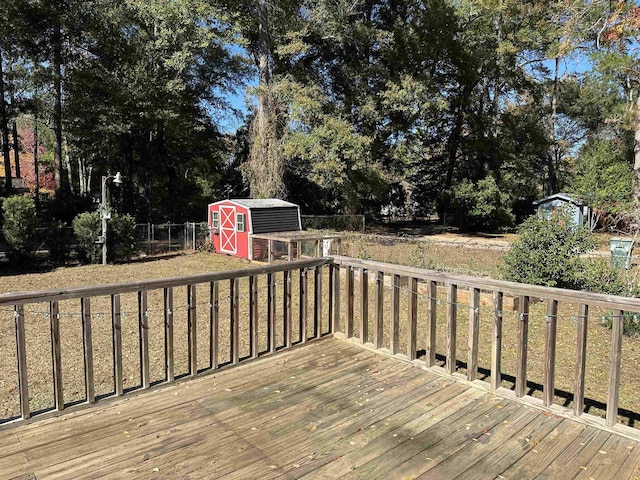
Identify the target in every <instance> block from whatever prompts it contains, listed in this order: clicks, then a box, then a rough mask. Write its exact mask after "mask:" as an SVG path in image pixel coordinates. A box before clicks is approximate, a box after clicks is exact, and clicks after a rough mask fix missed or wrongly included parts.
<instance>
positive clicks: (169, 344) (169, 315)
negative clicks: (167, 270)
mask: <svg viewBox="0 0 640 480" xmlns="http://www.w3.org/2000/svg"><path fill="white" fill-rule="evenodd" d="M164 366H165V372H166V374H165V375H166V377H167V382H173V379H174V375H175V369H174V356H173V287H167V288H165V289H164Z"/></svg>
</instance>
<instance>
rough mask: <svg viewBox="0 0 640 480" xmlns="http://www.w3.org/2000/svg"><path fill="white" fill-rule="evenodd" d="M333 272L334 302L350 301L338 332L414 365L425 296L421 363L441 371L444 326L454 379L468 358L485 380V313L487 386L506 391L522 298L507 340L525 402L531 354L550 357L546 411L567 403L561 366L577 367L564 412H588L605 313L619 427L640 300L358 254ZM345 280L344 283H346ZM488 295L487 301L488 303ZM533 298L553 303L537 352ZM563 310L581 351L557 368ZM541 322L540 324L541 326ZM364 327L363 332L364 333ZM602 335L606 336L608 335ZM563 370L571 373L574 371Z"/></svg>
mask: <svg viewBox="0 0 640 480" xmlns="http://www.w3.org/2000/svg"><path fill="white" fill-rule="evenodd" d="M332 269H333V272H334V276H335V278H334V282H333V285H334V290H333V295H332V298H333V302H334V304H339V303H340V294H341V289H343V290H344V292H345V294H344V295H345V297H346V301H344V302H343V308H342V309H340V308H335V307H334V309H333V312H334V317H333V319H332V322H333V327H332V329H333V331H334V332H344V334H345V335H346V337H348V338H355V339H357V340H359V341H361V342H363V343H369V344H370V346H371V347H373V348H376V349H386V350H388V352H389V353H391V354H396V355H400V356H402V357H404V358H406V359H408V360H412V361H413V360H415V359H416V356H417V347H418V345H417V343H416V338H417V336H418V335H417V334H418V323H419V322H418V318H419V317H418V315H419V312H418V308H417V307H418V298H420V299H422V300H423V302H422V303H424V307H423V308H424V310H423V312H420V315H421V320H422V323H421V325H422V328H424V329H426V332H420V333H421V334H423V335H424V337H425V344H424V346H422V347H423V348H424V359H423V360H420V361H421V362H422V361H424V364H426V366H427V367H434V366H436V364H437V363H436V333H437V329H438V328H440V329H442V328H443V327H444V330H445V332H444V333H445V338H444V343H445V345H444V352H443V353H444V360H443V366H444V372H445V373H446V374H449V375H452V374H454V373H456V371H457V370H458V369H459V368H460V366H461V365H462V366H464V362H465V361H466V379H467V380H469V381H477V380H478V368H479V367H478V352H479V347H480V345H481V342H480V338H479V331H480V328H479V327H480V321H481V312H482V313H483V317H482V320H483V325H484V326H486V325H487V323H489V324H490V337H491V345H490V352H491V355H490V369H489V370H490V373H489V374H490V383H489V384H488V385H487V387H488V388H490V389H493V390H497V389H498V388H501V385H502V374H503V372H504V367H503V364H502V360H503V352H504V350H505V338H504V337H503V317H504V316H505V314H506V313H507V310H506V308H505V306H504V301H505V299H506V298H507V296H509V297H511V298H514V297H515V301H512V307H511V308H512V309H513V310H514V311H513V313H514V314H515V315H517V333H516V337H515V338H508V339H507V343H510V344H513V343H515V349H516V358H515V372H514V373H515V386H514V387H515V388H514V390H515V396H516V397H525V396H526V394H527V392H528V389H529V387H530V385H528V379H529V377H528V371H527V370H528V367H529V364H530V360H531V359H530V358H529V354H532V355H536V356H539V357H541V356H543V359H542V360H543V365H544V372H543V379H542V390H543V391H542V404H543V405H544V406H546V407H552V406H556V407H557V406H559V405H557V404H556V402H555V395H556V394H557V393H558V391H557V389H556V372H557V369H558V368H562V369H564V370H566V369H567V368H572V369H573V378H574V381H573V389H572V392H569V393H572V394H573V408H572V410H568V409H563V411H564V412H565V413H570V414H573V415H574V416H582V415H584V411H585V374H586V362H587V357H588V355H589V354H590V352H589V351H588V349H587V338H588V337H587V330H588V328H587V327H588V325H589V322H588V319H589V316H590V315H592V318H593V319H595V317H596V316H595V315H593V314H592V313H591V312H592V310H593V311H595V310H596V309H597V311H598V313H600V314H601V315H600V318H601V319H604V320H608V321H609V322H610V323H611V332H610V339H609V340H608V341H609V343H610V348H609V358H608V367H607V368H606V370H607V372H606V374H605V376H606V379H607V380H606V382H607V384H606V425H607V426H609V427H612V426H614V425H616V424H617V422H618V413H619V412H618V406H619V399H620V382H621V358H622V345H623V325H624V319H625V318H632V319H634V320H635V321H637V318H638V316H640V315H638V314H637V313H636V312H640V299H635V298H626V297H617V296H611V295H602V294H594V293H589V292H581V291H573V290H565V289H559V288H549V287H542V286H533V285H524V284H518V283H512V282H505V281H498V280H492V279H488V278H478V277H467V276H461V275H454V274H449V273H444V272H436V271H428V270H421V269H417V268H411V267H404V266H399V265H392V264H386V263H380V262H373V261H366V260H358V259H354V258H350V257H335V258H334V265H333V267H332ZM341 278H342V281H340V279H341ZM356 283H358V284H359V288H358V289H357V291H354V290H355V289H354V285H355V284H356ZM370 290H372V291H373V292H374V298H373V299H370V298H369V297H370ZM385 290H390V292H389V295H387V296H386V297H387V298H388V301H389V306H388V308H385V305H384V302H385V300H384V299H385ZM443 290H444V291H443ZM481 293H482V295H483V297H484V298H485V301H483V302H482V305H481ZM460 294H464V296H465V299H466V298H468V301H464V302H462V301H460V300H459V296H460ZM401 296H403V297H405V298H404V300H403V301H404V302H405V306H404V308H402V313H403V316H404V315H406V325H405V323H403V324H402V325H401V322H400V319H401V308H400V300H401ZM354 300H355V301H357V302H358V303H359V308H358V309H356V308H355V306H354ZM532 300H535V301H536V303H539V302H545V304H546V307H545V311H544V313H543V314H542V315H543V316H544V350H543V351H535V352H531V347H530V346H529V334H530V316H531V311H530V307H531V304H532ZM559 305H560V306H562V308H563V309H564V310H565V311H566V309H567V308H569V309H571V310H572V311H573V314H571V315H570V317H571V320H573V322H574V324H575V326H576V329H575V332H576V337H575V340H573V339H571V340H570V343H571V344H575V348H576V354H575V362H574V363H573V365H557V361H556V345H557V340H558V339H557V329H558V322H559V320H563V321H566V320H567V317H568V315H565V314H563V315H559V313H558V309H559ZM439 306H440V308H438V307H439ZM370 307H372V308H371V309H372V311H373V316H374V318H373V319H371V320H372V321H370V319H369V313H370ZM462 309H468V312H460V313H463V315H462V318H463V319H464V320H463V321H461V318H460V315H459V310H462ZM536 309H538V310H540V309H541V306H540V305H537V306H536ZM385 310H386V311H388V312H389V315H388V317H389V318H385V313H386V312H385ZM341 311H342V312H343V313H342V314H341V313H340V312H341ZM439 312H440V313H439ZM342 315H344V318H342ZM439 315H440V316H442V315H443V316H444V319H442V318H441V317H440V320H439ZM355 317H358V319H357V320H358V321H357V322H354V318H355ZM465 317H466V318H465ZM538 318H540V316H538ZM442 320H444V321H442ZM356 323H357V324H356ZM461 323H465V324H466V326H467V327H468V336H467V340H468V344H467V348H466V352H464V353H463V352H460V351H459V350H458V342H457V338H458V336H459V335H460V333H461V332H460V328H459V327H460V324H461ZM540 323H541V322H537V324H538V325H539V324H540ZM370 324H371V325H372V327H373V332H371V334H370V332H369V331H368V330H369V325H370ZM401 326H402V328H401ZM356 327H359V330H358V331H356ZM387 328H388V331H387V330H386V329H387ZM603 330H604V329H603ZM401 331H402V332H403V335H402V338H401V336H400V332H401ZM605 331H606V330H605ZM440 333H442V332H440ZM462 333H466V332H462ZM598 334H600V335H601V332H598ZM607 334H608V331H607ZM383 338H387V341H386V344H385V343H383ZM485 339H486V336H485ZM401 340H402V343H403V344H404V345H405V348H406V350H405V352H406V353H404V354H403V353H402V352H401V351H400V345H401ZM605 341H607V340H605ZM483 346H484V345H483ZM416 361H417V360H416ZM563 373H565V374H566V371H563ZM458 375H459V374H458ZM563 403H566V402H563ZM554 404H555V405H554ZM588 417H589V419H590V420H594V421H595V422H596V423H598V422H602V420H600V419H597V418H596V417H593V416H591V415H588ZM591 417H593V418H591Z"/></svg>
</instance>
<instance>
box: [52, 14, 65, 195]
mask: <svg viewBox="0 0 640 480" xmlns="http://www.w3.org/2000/svg"><path fill="white" fill-rule="evenodd" d="M52 40H53V42H52V43H53V90H54V103H53V178H54V182H55V188H56V194H59V193H60V192H61V191H62V186H63V184H62V182H63V176H62V32H61V26H60V11H57V12H56V15H55V21H54V26H53V39H52Z"/></svg>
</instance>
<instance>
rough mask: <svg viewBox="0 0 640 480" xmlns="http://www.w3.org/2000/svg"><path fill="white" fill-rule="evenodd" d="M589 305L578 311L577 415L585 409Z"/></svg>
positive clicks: (575, 396) (574, 396)
mask: <svg viewBox="0 0 640 480" xmlns="http://www.w3.org/2000/svg"><path fill="white" fill-rule="evenodd" d="M588 318H589V306H588V305H580V310H579V312H578V341H577V344H576V383H575V387H574V389H573V414H574V415H575V416H577V417H579V416H580V415H582V412H583V411H584V377H585V369H586V366H587V325H588V321H587V320H588Z"/></svg>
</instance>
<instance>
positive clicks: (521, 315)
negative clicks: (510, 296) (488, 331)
mask: <svg viewBox="0 0 640 480" xmlns="http://www.w3.org/2000/svg"><path fill="white" fill-rule="evenodd" d="M517 348H518V350H517V360H516V397H524V395H525V391H526V388H527V349H528V348H529V297H528V296H527V295H521V296H520V297H519V301H518V347H517Z"/></svg>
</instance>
